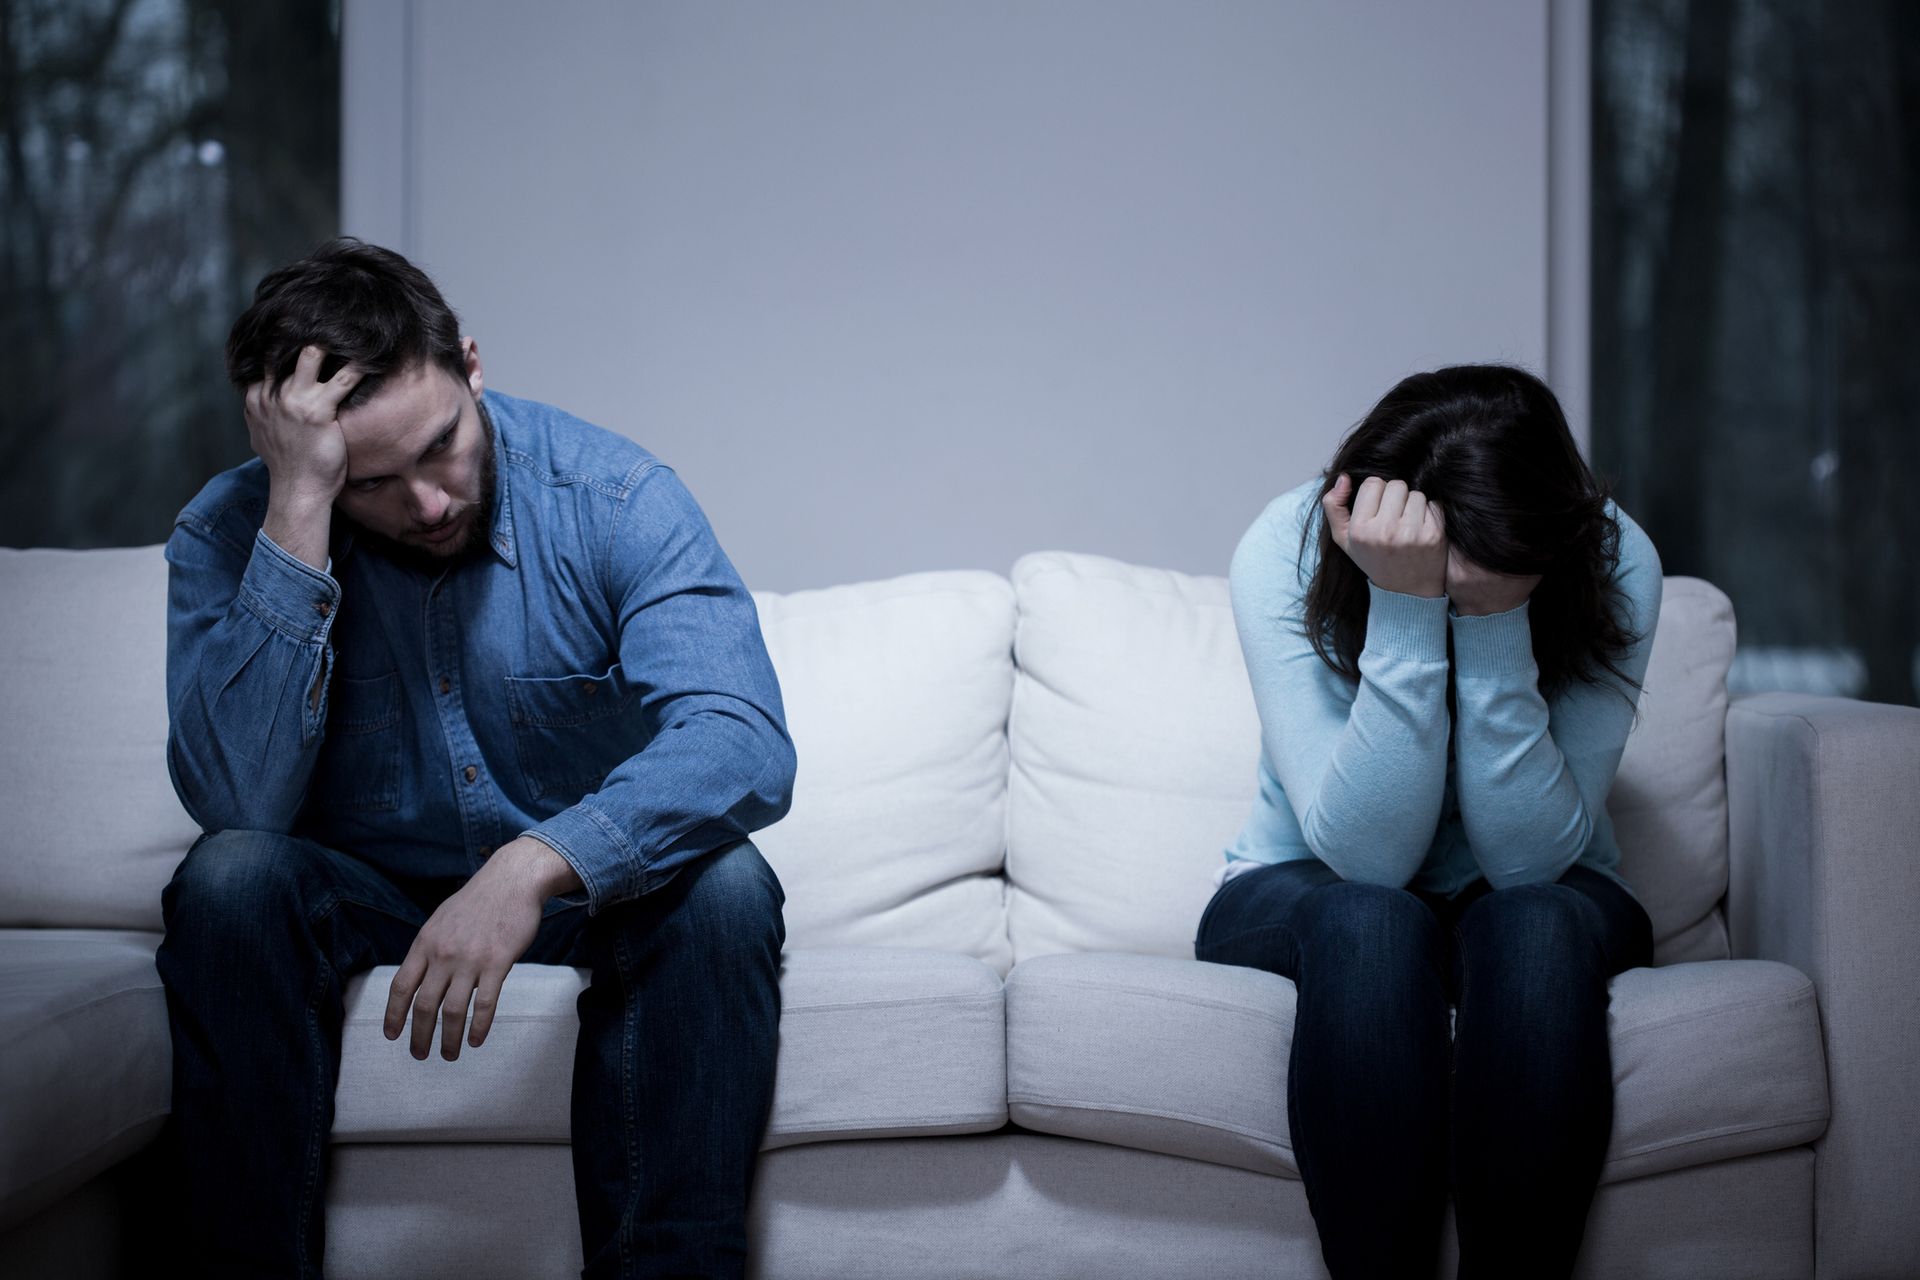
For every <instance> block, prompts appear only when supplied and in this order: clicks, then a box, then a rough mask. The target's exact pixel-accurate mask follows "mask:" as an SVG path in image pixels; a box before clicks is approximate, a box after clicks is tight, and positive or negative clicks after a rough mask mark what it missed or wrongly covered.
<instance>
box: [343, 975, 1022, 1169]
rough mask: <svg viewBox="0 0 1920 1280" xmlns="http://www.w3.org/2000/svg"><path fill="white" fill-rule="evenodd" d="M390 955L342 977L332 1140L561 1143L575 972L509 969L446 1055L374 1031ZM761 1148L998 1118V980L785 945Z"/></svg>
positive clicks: (954, 1128)
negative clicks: (489, 1018) (776, 1051)
mask: <svg viewBox="0 0 1920 1280" xmlns="http://www.w3.org/2000/svg"><path fill="white" fill-rule="evenodd" d="M396 971H397V966H394V965H382V966H380V967H378V968H376V969H373V970H371V971H370V972H368V973H365V974H361V975H359V976H357V977H355V978H353V979H352V980H351V981H350V982H349V983H348V984H347V995H346V1023H345V1032H344V1036H343V1039H342V1045H341V1056H340V1084H339V1088H338V1089H337V1090H336V1091H335V1095H334V1123H333V1139H334V1141H335V1142H566V1141H568V1140H569V1138H570V1134H571V1124H570V1121H569V1118H568V1103H569V1099H570V1098H571V1096H572V1080H573V1051H574V1042H575V1039H576V1037H577V1035H578V1033H579V1028H580V1020H579V1017H578V1015H577V1014H576V1013H575V1006H574V1001H575V1000H576V998H577V997H578V996H579V994H580V992H581V991H582V990H584V989H585V987H586V985H587V978H588V974H587V971H586V970H584V969H573V968H565V967H561V966H558V965H519V966H516V967H515V968H514V970H513V972H512V973H511V974H509V975H508V978H507V982H506V985H505V986H504V987H503V988H502V989H501V992H500V1004H499V1008H498V1011H497V1013H496V1014H495V1016H494V1024H493V1030H492V1032H491V1033H490V1034H489V1035H488V1037H487V1042H486V1043H485V1044H484V1045H482V1046H481V1047H480V1048H478V1049H472V1048H466V1049H462V1050H461V1053H460V1057H459V1058H458V1059H457V1060H455V1061H453V1062H446V1061H444V1060H442V1059H441V1057H440V1056H439V1054H438V1053H437V1052H435V1053H432V1054H430V1055H428V1057H427V1060H426V1061H425V1062H418V1061H415V1060H414V1058H413V1057H412V1055H411V1054H410V1053H409V1052H408V1046H407V1040H406V1038H405V1037H402V1038H401V1039H399V1040H392V1041H390V1040H388V1039H387V1038H386V1036H385V1035H384V1034H383V1032H382V1030H381V1023H382V1020H383V1019H384V1017H385V1014H386V1001H387V990H388V988H389V987H390V986H391V985H392V983H393V975H394V974H395V972H396ZM780 1001H781V1010H780V1058H779V1066H778V1075H777V1078H776V1082H775V1086H774V1099H773V1115H772V1118H771V1120H770V1122H769V1124H768V1127H767V1136H766V1140H765V1142H764V1144H763V1145H764V1146H766V1147H769V1148H771V1147H783V1146H791V1145H794V1144H796V1143H801V1142H815V1141H823V1140H827V1139H840V1138H866V1137H889V1136H910V1135H919V1134H942V1133H978V1132H982V1131H985V1130H989V1129H997V1128H999V1127H1000V1126H1001V1125H1003V1124H1005V1123H1006V1119H1007V1102H1006V1083H1007V1072H1006V1062H1007V1059H1006V1020H1005V1008H1004V1004H1003V1002H1002V998H1001V983H1000V975H999V974H998V973H996V972H994V970H993V969H992V968H990V967H989V966H987V965H986V964H984V963H983V962H981V961H979V960H975V959H972V958H970V957H967V956H961V955H954V954H950V953H945V952H937V951H914V950H908V949H904V948H900V949H896V948H883V947H866V948H854V947H849V948H829V949H824V950H802V951H789V952H788V953H787V954H786V955H785V956H784V957H783V959H782V967H781V975H780Z"/></svg>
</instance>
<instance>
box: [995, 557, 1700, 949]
mask: <svg viewBox="0 0 1920 1280" xmlns="http://www.w3.org/2000/svg"><path fill="white" fill-rule="evenodd" d="M1013 584H1014V592H1015V595H1016V598H1017V600H1018V604H1019V621H1018V625H1017V629H1016V632H1015V640H1014V654H1015V664H1016V672H1017V674H1016V677H1015V683H1014V695H1013V710H1012V715H1011V718H1010V721H1009V726H1008V735H1009V746H1010V749H1011V752H1012V757H1013V759H1012V771H1011V774H1010V781H1009V788H1008V812H1007V878H1008V881H1009V892H1008V929H1009V933H1010V935H1011V937H1012V941H1013V950H1014V958H1015V960H1016V961H1019V960H1024V959H1026V958H1027V957H1029V956H1034V955H1045V954H1049V953H1053V952H1061V951H1091V950H1112V951H1131V952H1144V953H1148V954H1159V955H1169V956H1187V957H1191V956H1192V954H1193V931H1194V926H1195V925H1196V924H1197V923H1198V921H1199V919H1200V913H1201V910H1202V909H1203V908H1204V907H1205V905H1206V901H1207V899H1208V897H1209V896H1210V895H1211V893H1212V885H1211V883H1210V876H1211V874H1212V872H1213V871H1214V870H1215V869H1217V868H1218V867H1219V865H1220V862H1221V859H1222V856H1223V854H1222V851H1223V850H1224V848H1225V847H1226V845H1227V844H1228V842H1229V841H1231V839H1232V838H1233V836H1234V834H1235V833H1236V832H1237V831H1238V830H1239V828H1240V824H1241V823H1242V822H1244V821H1245V820H1246V817H1247V814H1248V812H1249V811H1250V809H1251V806H1252V804H1253V798H1254V771H1255V767H1256V765H1257V762H1258V759H1259V755H1258V753H1259V750H1260V724H1259V719H1258V716H1257V715H1256V713H1255V711H1254V706H1253V697H1252V693H1251V690H1250V688H1249V686H1248V683H1247V674H1246V667H1245V664H1244V661H1243V660H1242V658H1241V654H1240V645H1239V639H1238V636H1237V634H1236V632H1235V630H1234V625H1233V608H1232V604H1231V602H1230V601H1229V599H1228V595H1227V583H1226V579H1224V578H1216V577H1196V576H1191V575H1187V574H1181V573H1174V572H1171V571H1168V570H1164V569H1148V568H1141V567H1138V566H1134V565H1129V564H1123V563H1121V562H1119V561H1116V560H1109V559H1106V558H1103V557H1099V556H1089V555H1073V554H1068V553H1063V552H1044V553H1040V554H1037V555H1030V556H1027V557H1025V558H1023V559H1022V560H1021V561H1020V562H1019V563H1018V564H1017V565H1015V566H1014V570H1013ZM1732 652H1733V615H1732V608H1731V606H1730V605H1729V604H1728V603H1727V599H1726V597H1725V596H1724V595H1722V594H1721V593H1720V592H1719V591H1717V590H1716V589H1715V588H1713V587H1711V586H1709V585H1708V584H1706V583H1704V582H1700V581H1698V580H1695V579H1673V578H1670V579H1668V580H1667V595H1666V601H1665V603H1664V604H1663V607H1662V613H1661V622H1660V627H1659V630H1658V632H1657V634H1656V637H1655V641H1654V654H1653V658H1652V665H1651V668H1650V670H1649V672H1648V675H1647V679H1646V682H1645V684H1646V693H1645V696H1644V697H1643V698H1642V701H1641V719H1640V722H1639V724H1638V726H1637V728H1636V729H1635V730H1634V732H1633V734H1632V736H1631V737H1629V739H1628V743H1627V749H1626V754H1625V757H1624V758H1623V760H1622V763H1621V769H1620V774H1619V777H1618V779H1617V781H1616V785H1615V790H1614V793H1613V796H1612V798H1610V800H1609V803H1608V812H1609V813H1610V814H1611V815H1612V816H1613V818H1614V822H1615V832H1616V835H1617V836H1618V838H1619V841H1620V844H1621V849H1622V867H1621V871H1622V874H1623V875H1625V876H1626V877H1627V878H1628V881H1629V882H1630V883H1631V884H1633V885H1634V887H1635V889H1636V890H1637V891H1638V893H1639V895H1640V897H1641V899H1642V901H1643V902H1644V903H1645V904H1646V906H1647V909H1648V913H1649V915H1650V916H1652V918H1653V923H1654V937H1655V941H1656V958H1657V959H1658V960H1659V962H1661V963H1669V962H1672V961H1675V960H1692V959H1708V958H1715V957H1720V956H1725V955H1726V954H1727V943H1726V933H1725V929H1724V927H1723V926H1722V924H1721V922H1720V917H1719V912H1718V908H1717V904H1718V902H1719V901H1720V898H1721V897H1722V896H1723V895H1724V893H1725V889H1726V874H1727V872H1726V863H1727V851H1726V791H1725V784H1724V773H1723V768H1722V758H1723V745H1722V742H1723V740H1722V736H1721V735H1722V728H1723V725H1724V722H1725V718H1726V673H1727V667H1728V665H1729V664H1730V663H1731V661H1732Z"/></svg>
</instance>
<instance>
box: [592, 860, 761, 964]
mask: <svg viewBox="0 0 1920 1280" xmlns="http://www.w3.org/2000/svg"><path fill="white" fill-rule="evenodd" d="M656 896H657V901H655V902H647V901H646V900H645V899H641V900H639V901H636V902H634V903H629V904H623V905H624V906H627V907H631V908H633V909H632V910H624V911H623V910H621V909H620V908H618V907H616V908H614V909H613V910H612V911H608V912H603V913H602V919H601V920H600V922H599V923H600V924H601V926H602V927H603V928H604V927H612V928H623V927H625V928H631V929H635V930H638V931H639V932H640V933H641V934H643V935H655V934H658V933H659V932H661V931H662V930H664V931H666V932H668V933H670V934H672V935H673V936H674V937H675V938H676V939H678V940H679V941H680V943H681V944H682V945H688V946H693V947H713V948H716V949H719V950H725V951H737V950H739V949H742V948H750V947H766V946H769V945H770V946H771V948H772V952H773V954H775V955H778V954H779V951H780V948H781V946H782V945H783V944H784V943H785V941H786V925H785V923H784V920H783V918H782V915H781V908H782V906H783V905H784V904H785V902H786V894H785V893H784V892H783V891H782V890H781V887H780V878H779V877H778V876H776V875H775V874H774V871H773V868H772V867H770V866H768V865H767V861H766V859H765V858H763V857H761V856H760V851H759V850H758V849H756V848H754V846H753V842H752V841H749V840H742V841H741V842H740V843H738V844H734V845H729V846H728V847H726V848H724V849H716V850H715V851H714V852H712V853H709V854H706V855H703V856H702V857H699V858H696V859H694V860H693V861H692V862H690V863H687V864H686V865H684V866H682V867H681V868H680V870H679V871H678V873H677V874H675V876H674V878H673V879H672V881H670V882H669V883H668V884H667V885H665V886H663V887H662V888H660V889H657V890H655V891H654V893H652V894H649V895H647V897H648V898H656ZM661 911H664V916H662V915H661V914H660V912H661Z"/></svg>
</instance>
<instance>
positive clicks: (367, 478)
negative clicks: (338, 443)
mask: <svg viewBox="0 0 1920 1280" xmlns="http://www.w3.org/2000/svg"><path fill="white" fill-rule="evenodd" d="M310 345H311V346H316V347H319V348H320V349H321V350H322V351H324V352H326V358H325V359H324V360H323V361H322V362H321V366H320V373H319V377H320V380H321V381H323V382H324V381H326V380H328V379H330V378H331V377H332V376H333V374H334V373H335V371H336V370H338V369H340V368H341V367H342V366H344V365H352V366H353V367H354V368H355V369H356V370H357V371H358V372H359V374H360V381H359V383H358V385H356V386H355V387H354V388H353V390H352V391H351V392H349V393H348V394H347V396H346V398H345V399H344V400H342V401H341V403H340V408H339V411H338V412H339V422H340V428H341V431H342V433H343V434H344V435H345V436H346V444H347V479H346V485H345V487H344V488H343V489H342V490H341V491H340V494H339V497H338V498H337V499H336V500H335V507H336V509H337V510H338V511H339V512H340V513H341V514H342V515H344V516H346V517H347V518H348V519H349V520H351V521H352V522H353V523H354V524H356V525H358V526H360V528H361V529H362V530H363V531H364V532H365V533H366V534H367V535H369V536H368V539H367V540H368V541H370V542H371V543H372V544H373V545H374V546H375V548H376V549H378V550H380V551H382V552H383V553H385V554H387V555H390V556H392V557H393V558H395V559H398V560H403V561H406V562H409V563H413V564H416V565H419V566H420V567H425V568H432V567H437V566H442V565H445V564H446V563H448V562H450V561H452V560H455V559H459V558H461V557H463V556H465V555H468V554H472V553H474V552H477V551H478V550H479V549H481V548H483V547H484V546H485V545H486V540H487V537H488V535H489V533H490V532H491V524H492V509H493V502H494V480H495V475H494V464H493V424H492V422H491V421H490V420H489V419H488V418H487V415H486V411H485V409H484V408H483V407H482V406H481V404H480V401H479V396H480V392H481V389H482V379H481V368H480V353H479V348H478V347H477V346H476V344H475V343H474V341H473V339H472V338H463V337H461V336H460V322H459V319H458V318H457V317H456V316H455V315H454V313H453V309H452V308H451V307H449V306H447V303H446V300H445V299H444V298H442V297H441V296H440V291H439V290H438V289H437V288H435V287H434V284H433V281H431V280H429V279H428V278H427V276H426V274H425V273H424V272H422V271H421V270H420V269H419V268H418V267H415V266H414V265H413V264H412V263H410V262H408V261H407V260H406V259H405V258H403V257H401V256H400V255H399V254H397V253H394V252H392V251H391V250H388V249H382V248H380V247H378V246H376V245H370V244H364V243H362V242H361V241H359V240H355V239H352V238H350V237H342V238H340V239H337V240H331V241H328V242H327V243H326V244H324V245H322V246H320V248H318V249H316V250H315V251H314V252H313V253H312V254H310V255H308V256H307V257H305V258H302V259H300V260H299V261H298V262H295V263H292V264H290V265H288V266H285V267H282V268H281V269H279V270H278V271H275V272H273V273H271V274H270V275H268V276H267V277H266V278H265V279H263V280H261V281H260V285H259V287H258V288H257V289H255V290H254V295H253V305H252V306H250V307H248V308H247V310H246V311H245V312H244V313H243V314H242V315H241V316H240V318H239V320H237V321H235V322H234V326H233V332H232V333H231V334H230V335H228V338H227V376H228V378H229V379H230V380H231V381H232V382H233V384H234V386H235V387H237V388H240V389H242V390H244V389H245V388H247V387H249V386H252V385H253V384H254V383H257V382H261V381H263V380H264V381H266V382H267V383H268V384H269V385H270V386H278V385H279V383H280V382H281V381H282V380H284V379H285V378H287V377H288V375H290V374H291V373H293V371H294V366H295V364H296V363H297V362H298V360H299V358H300V351H301V349H302V348H303V347H306V346H310Z"/></svg>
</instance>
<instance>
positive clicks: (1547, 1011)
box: [1453, 867, 1653, 1280]
mask: <svg viewBox="0 0 1920 1280" xmlns="http://www.w3.org/2000/svg"><path fill="white" fill-rule="evenodd" d="M1455 933H1456V938H1455V941H1456V950H1457V962H1458V965H1459V969H1458V973H1457V976H1456V981H1457V983H1458V986H1457V999H1458V1003H1459V1015H1458V1018H1457V1020H1456V1022H1455V1025H1454V1085H1453V1195H1454V1212H1455V1217H1456V1220H1457V1222H1458V1225H1459V1229H1460V1277H1461V1280H1472V1277H1477V1276H1517V1275H1524V1276H1530V1277H1531V1276H1540V1277H1548V1276H1564V1275H1568V1274H1570V1273H1571V1272H1572V1270H1573V1265H1574V1261H1575V1259H1576V1258H1577V1257H1578V1256H1579V1253H1580V1238H1581V1235H1582V1233H1583V1232H1584V1231H1585V1229H1586V1221H1587V1207H1588V1205H1589V1204H1590V1203H1591V1202H1592V1200H1593V1191H1594V1187H1595V1185H1596V1184H1597V1183H1598V1182H1599V1178H1600V1165H1601V1162H1602V1160H1604V1158H1605V1156H1606V1150H1607V1136H1608V1133H1609V1131H1610V1129H1611V1128H1612V1124H1613V1072H1612V1064H1611V1060H1610V1058H1609V1055H1608V1052H1607V980H1608V979H1609V978H1611V977H1612V976H1613V975H1614V974H1616V973H1619V972H1620V971H1621V970H1622V969H1630V968H1633V967H1635V966H1637V965H1644V964H1648V963H1650V962H1651V959H1652V951H1653V943H1652V926H1651V925H1650V924H1649V923H1648V920H1647V913H1646V912H1645V911H1644V910H1643V909H1642V908H1641V907H1640V904H1639V903H1637V902H1635V901H1634V900H1633V897H1632V895H1631V894H1629V893H1627V892H1626V890H1624V889H1622V888H1621V887H1620V886H1619V885H1618V884H1615V883H1614V882H1613V881H1612V880H1610V879H1608V878H1607V877H1606V876H1603V875H1601V874H1599V873H1598V872H1595V871H1590V870H1588V869H1587V868H1585V867H1573V868H1571V869H1570V870H1568V871H1567V873H1566V874H1565V875H1563V876H1561V877H1560V879H1559V881H1558V882H1557V883H1554V884H1533V885H1524V886H1520V887H1517V888H1512V889H1500V890H1494V891H1491V892H1485V893H1483V894H1482V896H1480V897H1479V898H1478V899H1477V900H1474V901H1472V902H1471V903H1470V904H1469V905H1467V906H1465V908H1464V909H1463V910H1462V911H1461V912H1460V915H1459V921H1458V924H1457V925H1456V926H1455Z"/></svg>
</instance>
